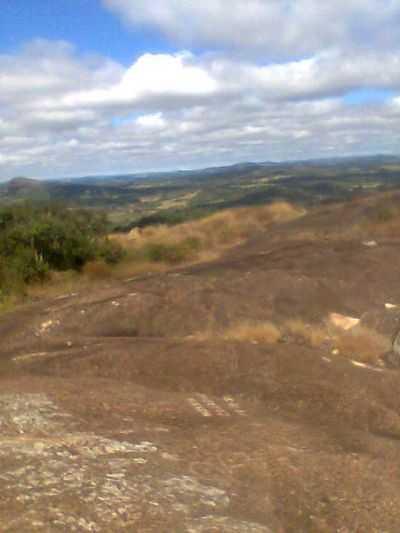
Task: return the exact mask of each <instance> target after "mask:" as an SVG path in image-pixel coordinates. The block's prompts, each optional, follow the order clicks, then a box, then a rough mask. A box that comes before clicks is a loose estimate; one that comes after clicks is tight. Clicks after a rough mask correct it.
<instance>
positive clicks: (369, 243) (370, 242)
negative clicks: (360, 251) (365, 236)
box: [363, 241, 378, 248]
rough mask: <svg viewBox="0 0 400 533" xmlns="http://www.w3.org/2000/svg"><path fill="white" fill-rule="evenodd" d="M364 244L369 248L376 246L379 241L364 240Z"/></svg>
mask: <svg viewBox="0 0 400 533" xmlns="http://www.w3.org/2000/svg"><path fill="white" fill-rule="evenodd" d="M363 245H364V246H367V247H368V248H374V247H375V246H378V243H377V242H376V241H364V242H363Z"/></svg>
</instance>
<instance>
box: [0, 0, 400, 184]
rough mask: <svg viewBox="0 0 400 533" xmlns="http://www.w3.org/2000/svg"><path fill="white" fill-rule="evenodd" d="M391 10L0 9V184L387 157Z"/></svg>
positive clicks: (394, 40) (114, 4)
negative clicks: (27, 179)
mask: <svg viewBox="0 0 400 533" xmlns="http://www.w3.org/2000/svg"><path fill="white" fill-rule="evenodd" d="M399 27H400V0H329V1H325V2H323V1H321V0H201V1H200V0H152V1H149V0H67V1H62V0H0V179H7V178H11V177H14V176H21V175H23V176H29V177H42V178H57V177H64V176H80V175H89V174H117V173H130V172H143V171H152V170H172V169H177V168H200V167H207V166H212V165H222V164H229V163H236V162H240V161H267V160H274V161H281V160H294V159H311V158H319V157H333V156H335V157H337V156H347V155H372V154H377V153H380V154H384V153H388V154H400V149H399V146H400V145H399V134H400V31H399Z"/></svg>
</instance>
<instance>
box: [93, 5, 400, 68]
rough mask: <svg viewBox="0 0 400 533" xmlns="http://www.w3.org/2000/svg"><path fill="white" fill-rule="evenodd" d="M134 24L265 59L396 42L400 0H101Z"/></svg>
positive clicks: (181, 40) (186, 42)
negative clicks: (259, 55) (261, 55)
mask: <svg viewBox="0 0 400 533" xmlns="http://www.w3.org/2000/svg"><path fill="white" fill-rule="evenodd" d="M103 4H104V6H106V7H108V8H109V9H111V10H113V11H114V12H115V13H117V14H119V15H121V17H122V18H123V21H124V22H128V23H130V24H131V25H132V26H133V27H138V26H140V25H143V24H145V25H148V26H150V27H153V28H157V29H159V30H161V31H162V32H163V33H164V34H165V35H166V36H167V37H169V38H170V39H171V40H172V41H174V42H177V43H178V44H182V43H183V44H184V45H196V46H198V45H200V46H210V45H211V46H212V47H222V48H230V49H232V48H233V49H236V50H240V51H241V52H243V51H252V50H253V51H254V50H255V51H258V52H260V51H261V52H263V53H264V59H266V58H268V57H283V56H285V55H289V56H290V55H291V56H292V57H293V56H299V55H301V54H310V53H311V54H313V53H315V52H318V51H320V50H321V49H326V48H332V47H334V48H336V46H337V43H338V42H340V43H341V44H342V45H343V46H347V45H349V44H351V45H352V46H356V47H357V46H364V45H367V46H372V47H379V48H381V47H388V46H389V47H390V46H392V45H393V43H398V40H397V35H398V31H397V28H398V23H399V20H400V5H399V2H398V0H326V1H323V0H245V1H244V0H201V1H199V0H185V1H179V0H152V1H151V2H149V1H148V0H103Z"/></svg>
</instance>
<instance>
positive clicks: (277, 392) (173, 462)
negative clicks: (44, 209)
mask: <svg viewBox="0 0 400 533" xmlns="http://www.w3.org/2000/svg"><path fill="white" fill-rule="evenodd" d="M371 201H372V200H371V199H368V200H366V201H365V202H359V203H355V204H349V205H346V206H329V207H325V208H321V209H317V210H315V211H314V212H312V213H310V214H309V215H307V216H305V217H304V218H303V219H301V220H297V221H294V222H291V223H288V224H285V225H281V226H277V227H276V228H275V229H273V230H271V231H270V232H268V233H264V234H257V235H255V236H254V238H253V239H251V240H250V241H249V242H247V243H246V244H244V245H242V246H240V247H238V248H236V249H234V250H231V251H230V252H229V253H227V254H226V255H225V256H224V257H223V258H222V259H220V260H218V261H214V262H210V263H207V264H201V265H197V266H191V267H186V268H181V269H176V270H175V271H171V272H168V273H164V274H154V275H150V276H144V277H142V278H140V279H135V280H130V281H126V282H109V283H108V285H102V286H100V285H99V287H98V289H96V290H91V291H90V292H81V293H79V294H78V295H65V297H63V298H57V299H52V300H49V301H46V302H43V301H38V302H36V303H33V304H32V305H30V306H28V307H26V308H24V309H23V310H19V311H17V312H15V313H14V314H12V315H8V316H6V317H3V318H2V319H1V321H0V335H1V339H2V340H1V361H0V363H1V364H0V377H1V393H0V429H1V434H0V489H1V490H0V530H1V531H10V532H18V533H19V532H32V531H45V532H47V531H49V532H53V531H55V532H56V531H79V532H80V531H94V532H97V531H99V532H120V531H130V532H143V533H144V532H162V533H164V532H165V533H171V532H174V533H175V532H176V533H180V532H182V533H183V532H188V533H191V532H204V533H211V532H212V533H214V532H215V533H217V532H218V533H220V532H227V533H228V532H229V533H230V532H243V533H246V532H249V533H268V532H270V533H271V532H273V533H302V532H304V533H314V532H337V533H346V532H347V533H354V532H359V533H367V532H368V533H369V532H371V533H372V532H377V533H378V532H379V533H384V532H388V533H389V532H390V533H392V532H393V533H397V532H398V531H400V511H399V509H400V475H399V464H400V395H399V393H398V391H399V390H400V374H399V372H398V370H396V369H392V368H386V367H384V366H356V365H354V364H353V362H352V361H351V359H350V358H349V357H344V356H342V354H340V353H339V354H335V355H334V354H332V346H331V345H329V343H327V344H326V345H322V346H321V347H315V348H312V347H308V346H307V345H306V344H305V343H304V342H303V341H302V340H301V339H300V338H296V337H290V336H288V337H287V336H283V337H282V338H281V339H280V340H279V342H277V344H275V345H271V344H269V343H263V342H258V341H255V340H254V339H252V338H249V339H246V338H241V339H240V340H228V339H224V338H223V337H221V335H218V334H215V337H214V336H213V332H217V331H223V330H226V329H229V328H231V327H232V326H233V325H235V324H240V323H241V322H243V323H248V322H254V323H257V322H260V323H261V322H267V321H271V322H272V323H274V324H280V323H284V322H285V321H287V320H291V319H299V318H301V319H302V320H303V321H304V322H306V323H309V324H310V325H311V327H313V325H315V326H317V325H321V324H322V323H323V321H324V320H325V319H326V318H327V317H328V315H329V314H330V313H332V312H335V313H342V314H344V315H350V316H353V317H359V318H361V319H362V320H361V322H362V324H363V325H364V326H365V327H370V328H374V330H376V331H378V332H379V333H381V334H382V335H385V336H387V337H388V338H391V337H392V335H394V334H395V333H396V332H397V330H398V328H399V321H400V307H398V308H396V307H394V308H390V309H387V308H386V307H385V303H388V302H390V303H392V304H399V305H400V284H399V283H398V280H399V279H400V246H399V244H400V238H398V239H396V238H395V237H390V238H389V237H387V238H385V237H382V238H380V239H378V238H376V237H375V236H374V235H370V234H368V235H363V234H362V233H360V232H359V231H357V232H354V233H353V234H352V232H351V231H350V228H351V226H352V225H353V224H356V223H358V222H359V220H360V219H362V217H363V216H364V214H365V213H366V212H368V209H371V205H370V203H371ZM369 230H370V231H371V229H370V228H369ZM375 238H376V240H377V245H376V246H366V245H365V244H363V242H365V241H368V240H371V239H375ZM202 332H207V335H204V337H201V336H199V335H198V334H199V333H202ZM196 335H197V336H196ZM379 355H383V354H377V356H379ZM354 359H355V360H357V353H354ZM377 360H378V357H377Z"/></svg>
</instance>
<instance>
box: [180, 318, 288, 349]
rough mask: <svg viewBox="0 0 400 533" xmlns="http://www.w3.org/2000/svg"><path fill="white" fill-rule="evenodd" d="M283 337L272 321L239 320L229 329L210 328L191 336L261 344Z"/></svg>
mask: <svg viewBox="0 0 400 533" xmlns="http://www.w3.org/2000/svg"><path fill="white" fill-rule="evenodd" d="M281 337H282V333H281V331H280V329H279V328H278V327H277V326H276V325H275V324H273V323H272V322H250V321H248V322H238V323H236V324H234V325H232V326H230V327H229V328H227V329H224V330H222V331H218V330H215V329H212V328H209V329H208V330H206V331H201V332H198V333H196V334H195V335H191V336H190V338H191V339H194V340H197V341H207V340H210V339H223V340H232V341H248V342H259V343H261V344H275V343H277V342H278V341H279V339H280V338H281Z"/></svg>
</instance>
